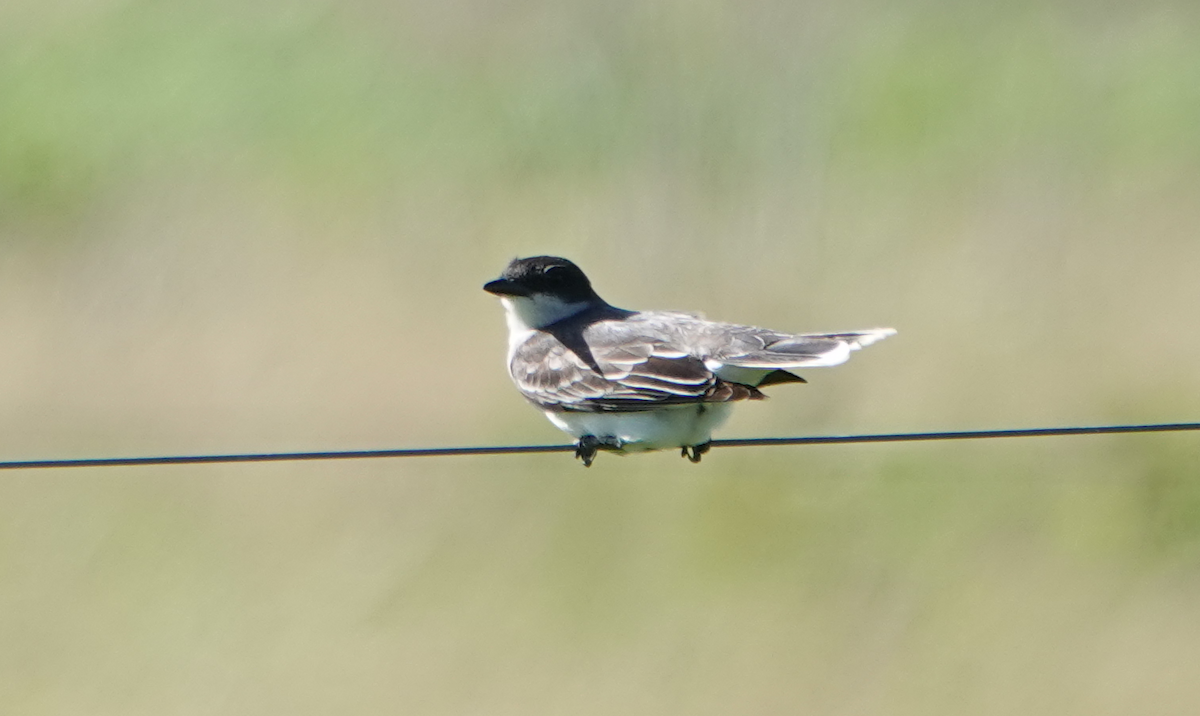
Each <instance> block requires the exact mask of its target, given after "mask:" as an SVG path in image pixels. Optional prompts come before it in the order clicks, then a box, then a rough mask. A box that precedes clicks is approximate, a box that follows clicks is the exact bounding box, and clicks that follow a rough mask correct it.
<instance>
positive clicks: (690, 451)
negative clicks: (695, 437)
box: [679, 440, 712, 462]
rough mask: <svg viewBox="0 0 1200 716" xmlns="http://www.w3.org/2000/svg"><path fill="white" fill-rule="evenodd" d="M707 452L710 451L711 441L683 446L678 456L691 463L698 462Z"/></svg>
mask: <svg viewBox="0 0 1200 716" xmlns="http://www.w3.org/2000/svg"><path fill="white" fill-rule="evenodd" d="M709 450H712V441H711V440H710V441H708V442H706V443H701V444H699V445H684V446H683V448H682V450H681V451H680V453H679V454H680V455H682V456H683V457H686V458H687V459H688V460H691V461H692V462H700V458H702V457H704V453H706V452H708V451H709Z"/></svg>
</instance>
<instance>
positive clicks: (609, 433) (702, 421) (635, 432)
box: [546, 403, 732, 451]
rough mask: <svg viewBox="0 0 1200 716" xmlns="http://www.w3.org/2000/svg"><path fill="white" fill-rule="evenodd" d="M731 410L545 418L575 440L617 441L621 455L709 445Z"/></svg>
mask: <svg viewBox="0 0 1200 716" xmlns="http://www.w3.org/2000/svg"><path fill="white" fill-rule="evenodd" d="M731 408H732V406H731V405H730V404H728V403H690V404H687V405H673V406H671V407H668V408H658V409H656V410H643V411H638V412H628V413H585V412H574V411H558V412H553V411H546V417H547V418H549V419H550V422H552V423H554V424H555V425H556V426H558V428H559V429H560V430H562V431H563V432H566V433H567V434H569V435H571V436H573V437H575V438H581V437H583V436H585V435H594V436H595V437H597V438H601V439H604V438H616V439H617V440H618V441H620V442H621V443H622V450H624V451H636V450H662V449H665V448H677V447H683V446H691V445H703V444H704V443H706V442H708V441H709V440H711V439H712V431H713V430H715V429H716V428H717V427H719V426H720V425H721V423H723V422H725V419H726V418H728V417H729V411H730V409H731Z"/></svg>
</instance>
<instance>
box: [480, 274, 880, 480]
mask: <svg viewBox="0 0 1200 716" xmlns="http://www.w3.org/2000/svg"><path fill="white" fill-rule="evenodd" d="M483 289H484V290H485V291H487V292H489V293H492V294H495V295H497V296H499V297H500V301H501V303H503V304H504V309H505V311H506V313H507V317H508V372H509V375H511V376H512V379H513V382H515V383H516V384H517V389H518V390H520V391H521V393H522V394H523V395H524V396H525V397H526V398H527V399H528V400H529V401H530V402H531V403H533V404H534V405H536V406H537V407H539V408H541V409H542V411H543V412H544V413H545V414H546V417H547V418H549V419H550V422H552V423H554V424H555V425H556V426H558V427H559V428H560V429H562V430H563V431H565V432H567V433H568V434H570V435H571V436H573V437H574V438H575V440H576V443H575V445H576V448H575V456H576V457H577V458H579V459H580V460H582V461H583V464H584V466H590V465H591V464H592V460H594V459H595V457H596V452H597V451H598V450H600V449H605V450H613V451H616V452H627V451H636V450H661V449H664V448H682V452H683V456H684V457H686V458H688V459H689V460H691V461H692V462H700V457H701V456H702V455H703V454H704V453H706V452H708V449H709V442H711V440H712V431H713V430H714V429H715V428H716V427H718V426H719V425H720V424H721V423H723V422H724V421H725V418H726V417H728V415H729V410H730V407H731V405H732V404H733V402H734V401H738V400H761V399H763V398H765V397H766V396H765V395H763V394H762V392H761V391H760V390H759V389H760V388H762V387H763V386H767V385H775V384H777V383H804V382H806V381H805V380H804V379H803V378H801V377H800V376H798V375H795V374H793V373H791V372H789V369H793V368H809V367H813V368H815V367H818V366H829V365H837V364H839V363H844V362H845V361H846V359H847V358H849V357H850V351H854V350H858V349H859V348H862V347H863V346H868V345H871V344H872V343H874V342H875V341H878V340H882V339H884V338H887V337H888V336H890V335H892V334H893V333H895V332H896V331H895V330H893V329H891V328H873V329H870V330H865V331H848V332H846V333H803V334H794V333H780V332H778V331H772V330H768V329H766V328H756V327H754V326H739V325H737V324H733V323H716V322H713V321H706V320H704V319H703V318H701V317H700V316H698V315H694V314H690V313H677V312H674V311H626V310H624V309H621V308H616V307H614V306H610V305H609V304H608V302H607V301H605V300H604V299H602V298H600V296H598V295H597V294H596V292H595V291H594V290H592V284H591V282H590V281H588V278H587V276H585V275H584V273H583V271H580V270H579V267H578V266H576V265H575V264H573V263H571V262H570V261H568V260H566V259H562V258H558V257H556V256H534V257H532V258H527V259H513V261H512V263H510V264H509V265H508V268H506V269H504V273H503V274H501V276H500V278H498V279H496V280H495V281H490V282H488V283H487V284H485V285H484V287H483Z"/></svg>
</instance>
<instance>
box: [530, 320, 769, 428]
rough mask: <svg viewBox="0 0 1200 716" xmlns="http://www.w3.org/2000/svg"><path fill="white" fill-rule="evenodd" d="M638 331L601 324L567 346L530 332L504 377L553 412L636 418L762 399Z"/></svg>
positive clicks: (657, 337) (666, 341) (752, 390)
mask: <svg viewBox="0 0 1200 716" xmlns="http://www.w3.org/2000/svg"><path fill="white" fill-rule="evenodd" d="M644 329H645V326H639V325H637V324H636V323H630V322H620V321H612V322H609V321H605V322H601V323H598V324H595V325H593V326H591V327H588V328H587V329H585V330H583V331H582V333H581V334H580V336H579V338H581V339H582V340H571V339H570V338H567V339H566V340H565V341H564V340H563V339H560V337H559V336H556V335H554V334H551V333H547V332H541V331H539V332H535V333H534V334H533V336H531V337H530V338H529V339H528V340H526V341H525V343H523V344H522V345H521V346H519V347H518V348H517V350H516V351H515V352H514V354H513V357H512V361H511V362H510V364H509V371H510V373H511V374H512V378H513V381H514V382H516V384H517V388H519V389H520V391H521V393H523V394H524V395H525V397H526V398H528V399H529V400H530V401H532V402H533V403H535V404H537V405H538V406H540V407H542V408H545V409H551V410H554V409H559V410H590V411H636V410H648V409H651V408H655V407H658V406H661V405H669V404H677V403H696V402H726V401H731V400H745V399H757V398H762V397H763V395H762V393H761V392H759V391H758V390H757V389H755V388H753V387H751V386H747V385H739V384H737V383H731V382H727V381H724V380H722V379H720V378H719V377H717V376H716V374H715V373H714V372H713V371H712V370H711V369H710V368H709V367H708V366H707V365H706V364H705V362H704V360H703V359H701V358H699V357H697V356H694V355H692V354H691V353H690V352H689V351H688V350H686V349H685V348H683V347H681V346H679V345H675V344H674V343H673V342H672V340H671V339H670V336H665V335H654V331H647V330H644ZM569 346H570V347H569Z"/></svg>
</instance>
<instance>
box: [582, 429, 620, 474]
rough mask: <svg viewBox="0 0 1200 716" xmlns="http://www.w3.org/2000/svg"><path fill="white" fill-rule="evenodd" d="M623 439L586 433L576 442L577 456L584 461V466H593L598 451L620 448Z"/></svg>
mask: <svg viewBox="0 0 1200 716" xmlns="http://www.w3.org/2000/svg"><path fill="white" fill-rule="evenodd" d="M620 449H621V441H620V440H618V439H616V438H598V437H596V436H595V435H584V436H583V437H581V438H579V442H577V443H575V457H577V458H579V459H580V460H582V461H583V466H584V467H591V466H592V462H593V461H595V459H596V453H598V452H600V451H601V450H620Z"/></svg>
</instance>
